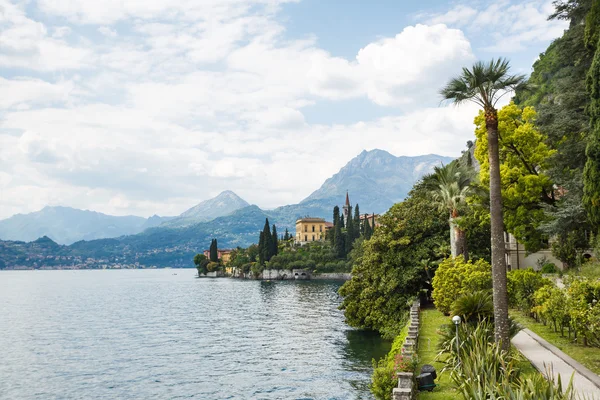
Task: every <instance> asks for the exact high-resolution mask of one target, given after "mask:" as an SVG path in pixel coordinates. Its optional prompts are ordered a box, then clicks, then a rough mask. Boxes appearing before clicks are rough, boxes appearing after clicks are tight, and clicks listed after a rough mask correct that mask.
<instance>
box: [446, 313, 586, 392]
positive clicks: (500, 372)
mask: <svg viewBox="0 0 600 400" xmlns="http://www.w3.org/2000/svg"><path fill="white" fill-rule="evenodd" d="M459 330H460V331H461V332H462V335H461V345H460V348H459V350H458V351H457V350H456V345H455V344H453V345H452V346H450V347H448V349H446V350H445V352H443V353H440V355H442V354H446V355H448V358H447V359H446V361H445V363H446V366H445V367H444V370H443V371H448V370H450V377H451V379H452V380H453V382H454V384H455V385H456V387H457V389H458V391H459V393H460V394H461V395H462V396H463V398H464V399H469V400H491V399H505V400H534V399H535V400H573V399H575V392H574V390H573V383H572V378H571V382H570V383H569V385H568V386H567V388H566V390H564V391H563V389H562V384H561V382H560V378H559V381H558V383H555V382H554V381H553V380H550V381H548V380H546V378H545V377H544V376H543V375H542V374H540V373H536V374H533V375H528V376H527V377H523V376H522V375H521V370H520V369H519V368H518V367H517V363H518V362H519V361H520V356H519V355H518V353H513V352H507V351H504V350H503V349H502V348H501V347H500V346H499V345H498V344H497V343H494V342H493V325H492V324H491V323H489V322H488V321H483V322H481V323H479V324H477V325H469V324H465V325H464V327H461V328H459ZM438 358H439V357H438ZM547 375H548V376H553V374H552V373H551V372H550V373H549V374H547Z"/></svg>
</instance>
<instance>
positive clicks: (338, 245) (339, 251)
mask: <svg viewBox="0 0 600 400" xmlns="http://www.w3.org/2000/svg"><path fill="white" fill-rule="evenodd" d="M334 229H335V231H334V235H333V236H334V245H333V248H334V250H335V253H336V255H337V256H338V257H339V258H344V257H345V255H346V254H345V253H346V247H345V246H344V234H343V233H342V226H341V224H340V223H338V224H337V225H336V226H335V228H334Z"/></svg>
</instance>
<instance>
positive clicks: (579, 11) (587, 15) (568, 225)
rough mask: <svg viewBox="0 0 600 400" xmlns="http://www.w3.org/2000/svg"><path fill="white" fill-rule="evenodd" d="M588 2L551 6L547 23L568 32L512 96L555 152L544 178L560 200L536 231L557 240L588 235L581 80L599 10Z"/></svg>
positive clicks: (583, 82)
mask: <svg viewBox="0 0 600 400" xmlns="http://www.w3.org/2000/svg"><path fill="white" fill-rule="evenodd" d="M593 3H594V1H593V0H568V1H556V2H554V5H555V7H556V11H555V13H554V14H553V15H552V16H551V18H557V19H563V20H568V21H570V24H569V28H568V29H567V30H565V31H564V34H563V35H562V37H560V38H558V39H556V40H554V41H553V42H552V43H551V44H550V46H549V47H548V48H547V49H546V51H545V52H544V53H542V54H540V57H539V59H538V60H537V61H536V62H535V63H534V65H533V72H532V74H531V76H530V78H529V83H530V84H531V85H530V90H518V91H517V92H516V96H515V102H516V103H517V104H519V105H521V106H533V107H535V109H536V111H537V118H536V120H535V125H536V127H537V129H538V130H539V131H540V132H543V133H544V135H546V136H547V139H546V143H547V145H548V146H549V147H550V148H551V149H553V150H556V151H555V153H554V154H553V156H552V157H551V158H550V159H549V160H548V170H547V173H548V176H549V177H550V179H551V180H552V181H553V182H554V184H555V185H556V187H557V188H558V190H560V197H557V199H556V201H555V203H554V205H552V206H546V207H545V212H546V214H547V215H548V221H547V222H544V223H543V224H542V225H541V227H540V228H541V229H542V230H543V232H544V233H545V234H547V235H548V236H550V237H553V238H555V240H556V241H564V240H567V238H568V237H569V234H570V233H571V232H573V231H578V233H577V236H578V237H579V236H584V235H585V233H586V231H590V230H592V228H591V226H590V225H589V223H588V219H587V214H586V211H585V208H584V207H583V206H582V204H583V199H582V198H583V169H584V165H585V164H586V156H585V148H586V144H587V138H588V137H589V135H590V133H589V132H590V123H589V122H590V121H589V115H588V113H587V112H586V110H587V109H588V108H589V104H590V99H591V98H590V96H589V94H588V92H587V91H586V76H587V74H588V71H589V70H590V66H591V64H592V61H593V56H594V50H593V47H595V44H596V40H594V39H593V37H594V36H595V35H596V32H595V30H596V28H597V26H598V25H600V24H599V23H598V20H597V18H598V14H597V9H598V6H597V5H596V7H595V9H596V13H595V14H594V12H593V11H591V10H592V4H593ZM596 3H597V2H596ZM562 245H564V246H567V243H563V244H562ZM584 248H587V244H586V245H584ZM578 250H581V249H578ZM563 261H564V260H563Z"/></svg>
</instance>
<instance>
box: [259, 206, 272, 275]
mask: <svg viewBox="0 0 600 400" xmlns="http://www.w3.org/2000/svg"><path fill="white" fill-rule="evenodd" d="M262 235H263V246H262V248H261V253H262V262H261V263H260V264H261V265H263V264H264V263H265V262H266V261H269V260H270V259H271V257H272V256H273V244H274V243H273V235H272V233H271V225H270V224H269V218H266V219H265V226H264V228H263V231H262ZM259 243H260V239H259Z"/></svg>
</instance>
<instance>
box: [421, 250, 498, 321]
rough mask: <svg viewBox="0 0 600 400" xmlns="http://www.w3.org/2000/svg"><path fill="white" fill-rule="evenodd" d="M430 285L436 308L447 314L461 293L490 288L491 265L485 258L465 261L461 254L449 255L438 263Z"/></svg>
mask: <svg viewBox="0 0 600 400" xmlns="http://www.w3.org/2000/svg"><path fill="white" fill-rule="evenodd" d="M432 285H433V293H432V297H433V302H434V303H435V306H436V308H437V309H438V310H440V311H441V312H442V313H444V314H446V315H448V314H449V313H450V311H451V309H452V303H454V301H455V300H456V299H457V298H458V297H460V296H461V295H463V294H466V293H472V292H475V291H478V290H486V289H491V288H492V275H491V267H490V264H489V263H487V262H486V261H485V260H477V261H476V262H472V261H468V262H465V260H464V258H463V257H462V256H459V257H455V258H452V257H450V258H447V259H445V260H444V261H442V262H441V263H440V266H439V267H438V269H437V271H436V272H435V276H434V277H433V282H432Z"/></svg>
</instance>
